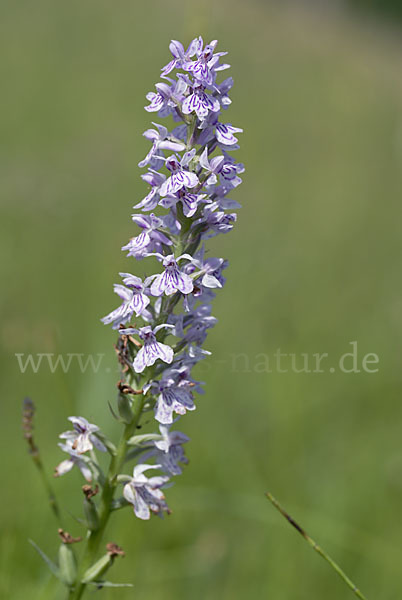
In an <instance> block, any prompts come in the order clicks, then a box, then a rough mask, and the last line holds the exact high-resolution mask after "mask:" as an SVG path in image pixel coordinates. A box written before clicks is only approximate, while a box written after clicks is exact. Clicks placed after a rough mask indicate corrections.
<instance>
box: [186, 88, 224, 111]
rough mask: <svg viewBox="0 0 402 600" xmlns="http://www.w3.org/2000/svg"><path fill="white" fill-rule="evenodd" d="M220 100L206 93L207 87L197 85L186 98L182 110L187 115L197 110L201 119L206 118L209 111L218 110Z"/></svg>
mask: <svg viewBox="0 0 402 600" xmlns="http://www.w3.org/2000/svg"><path fill="white" fill-rule="evenodd" d="M219 109H220V104H219V100H218V99H217V98H214V97H213V96H210V95H209V94H206V93H205V87H204V86H203V85H201V84H198V85H195V86H194V88H193V90H192V92H191V94H190V95H189V96H187V98H186V99H185V100H184V102H183V104H182V107H181V110H182V112H183V113H184V114H185V115H189V114H190V113H192V112H195V113H196V115H197V117H198V118H199V119H201V120H202V119H205V117H207V116H208V113H209V112H218V111H219Z"/></svg>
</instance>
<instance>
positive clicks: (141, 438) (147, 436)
mask: <svg viewBox="0 0 402 600" xmlns="http://www.w3.org/2000/svg"><path fill="white" fill-rule="evenodd" d="M160 440H163V437H162V436H161V435H160V434H158V433H144V434H143V435H133V437H131V438H130V439H129V440H128V442H127V444H129V445H130V446H139V445H140V444H142V443H144V442H153V441H160Z"/></svg>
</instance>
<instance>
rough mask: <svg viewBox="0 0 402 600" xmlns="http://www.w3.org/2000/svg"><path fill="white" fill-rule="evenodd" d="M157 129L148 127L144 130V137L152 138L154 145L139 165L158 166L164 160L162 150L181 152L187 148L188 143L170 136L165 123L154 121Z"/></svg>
mask: <svg viewBox="0 0 402 600" xmlns="http://www.w3.org/2000/svg"><path fill="white" fill-rule="evenodd" d="M153 125H155V127H156V129H147V130H146V131H145V132H144V134H143V135H144V137H146V138H147V139H148V140H151V142H152V147H151V149H150V151H149V152H148V154H147V155H146V157H145V158H144V160H142V161H141V162H139V163H138V166H139V167H145V166H147V165H149V164H150V165H151V166H158V164H159V163H160V161H163V155H162V150H168V151H169V152H181V151H182V150H184V149H185V147H186V145H185V144H184V143H183V142H180V141H173V140H171V139H170V138H169V132H168V130H167V128H166V127H164V126H163V125H158V123H153Z"/></svg>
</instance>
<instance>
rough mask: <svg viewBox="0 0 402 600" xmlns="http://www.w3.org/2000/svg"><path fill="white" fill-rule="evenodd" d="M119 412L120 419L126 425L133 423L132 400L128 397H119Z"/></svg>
mask: <svg viewBox="0 0 402 600" xmlns="http://www.w3.org/2000/svg"><path fill="white" fill-rule="evenodd" d="M117 410H118V411H119V416H120V418H121V419H122V420H123V421H124V422H125V423H131V421H132V420H133V412H132V410H131V405H130V400H129V399H128V398H127V396H124V395H123V394H119V395H118V397H117Z"/></svg>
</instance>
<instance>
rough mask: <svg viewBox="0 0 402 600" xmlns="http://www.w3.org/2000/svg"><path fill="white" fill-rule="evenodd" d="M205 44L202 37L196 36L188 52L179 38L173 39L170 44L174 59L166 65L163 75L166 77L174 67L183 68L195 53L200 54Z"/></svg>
mask: <svg viewBox="0 0 402 600" xmlns="http://www.w3.org/2000/svg"><path fill="white" fill-rule="evenodd" d="M202 46H203V41H202V38H201V37H199V38H195V39H194V40H193V41H192V42H191V43H190V45H189V47H188V48H187V50H186V52H185V51H184V47H183V44H182V43H181V42H178V41H177V40H172V41H171V43H170V44H169V50H170V52H171V53H172V56H173V60H171V61H170V62H169V63H168V64H167V65H165V66H164V67H163V68H162V69H161V70H162V77H165V78H166V75H168V74H169V73H171V71H173V69H177V68H182V65H184V64H185V63H186V62H188V61H189V60H191V59H192V58H193V56H194V55H197V56H198V54H199V52H200V51H201V49H202Z"/></svg>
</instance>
